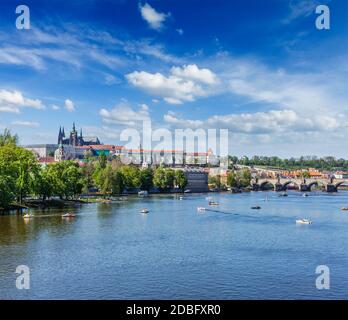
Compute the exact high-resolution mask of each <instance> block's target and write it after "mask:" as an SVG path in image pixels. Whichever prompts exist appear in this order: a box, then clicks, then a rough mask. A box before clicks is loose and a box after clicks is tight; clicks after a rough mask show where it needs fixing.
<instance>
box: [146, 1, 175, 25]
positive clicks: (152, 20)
mask: <svg viewBox="0 0 348 320" xmlns="http://www.w3.org/2000/svg"><path fill="white" fill-rule="evenodd" d="M139 9H140V13H141V16H142V17H143V19H144V20H145V21H146V22H147V23H148V24H149V26H150V28H151V29H154V30H157V31H158V30H161V29H162V28H163V23H164V22H165V20H166V19H167V17H168V16H169V15H170V14H166V13H161V12H157V11H156V10H155V9H154V8H152V7H151V6H150V5H149V4H148V3H145V4H144V5H143V6H142V5H141V4H139Z"/></svg>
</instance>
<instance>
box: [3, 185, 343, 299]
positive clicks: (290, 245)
mask: <svg viewBox="0 0 348 320" xmlns="http://www.w3.org/2000/svg"><path fill="white" fill-rule="evenodd" d="M266 195H267V197H266ZM207 196H210V197H213V198H214V200H215V201H218V202H219V204H220V205H219V206H214V207H210V210H211V211H206V212H197V207H198V206H205V207H207V208H208V206H207V199H206V198H207ZM347 204H348V193H347V192H343V191H340V192H339V193H338V194H333V195H329V194H325V193H311V195H310V197H308V198H304V197H302V196H301V194H300V193H296V192H290V193H289V196H288V197H285V198H284V197H278V196H277V194H275V193H250V194H237V195H231V194H209V195H207V194H199V195H185V196H184V198H183V199H182V200H180V198H179V197H178V196H174V195H161V196H151V197H148V198H138V197H130V198H129V199H128V201H119V202H115V203H100V204H87V205H84V206H82V207H78V208H75V209H73V210H74V212H75V213H76V215H77V216H76V218H75V219H62V217H61V215H62V214H63V213H64V211H62V210H46V211H39V210H36V211H32V212H33V213H34V214H35V217H34V218H33V219H30V220H28V221H27V220H24V219H23V218H22V217H21V216H19V215H11V216H0V298H10V299H27V298H30V299H53V298H58V299H62V298H63V299H64V298H66V299H73V298H74V299H88V298H94V299H102V298H104V299H158V298H162V299H185V298H187V299H190V298H192V299H247V298H250V299H260V298H266V299H305V298H315V299H324V298H327V299H332V298H340V299H342V298H348V277H347V275H346V272H347V270H348V252H347V245H348V232H347V230H348V213H344V212H343V211H341V210H340V208H341V207H342V206H346V205H347ZM255 205H260V206H261V207H262V209H261V210H251V209H250V207H251V206H255ZM142 208H148V209H149V211H150V213H149V214H148V215H146V214H140V213H139V212H140V210H141V209H142ZM302 217H303V218H309V219H311V220H313V222H314V223H313V224H312V225H310V226H305V225H303V226H298V225H296V224H295V220H296V219H298V218H302ZM21 264H25V265H28V266H29V267H30V270H31V289H30V290H17V289H16V288H15V279H16V274H15V269H16V267H17V266H18V265H21ZM321 264H325V265H328V266H329V267H330V271H331V289H330V290H328V291H319V290H317V289H316V287H315V279H316V276H317V275H316V274H315V268H316V267H317V266H318V265H321Z"/></svg>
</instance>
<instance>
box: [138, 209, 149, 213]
mask: <svg viewBox="0 0 348 320" xmlns="http://www.w3.org/2000/svg"><path fill="white" fill-rule="evenodd" d="M140 213H149V210H148V209H146V208H145V209H141V210H140Z"/></svg>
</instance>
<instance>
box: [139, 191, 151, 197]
mask: <svg viewBox="0 0 348 320" xmlns="http://www.w3.org/2000/svg"><path fill="white" fill-rule="evenodd" d="M148 195H149V193H148V192H147V191H146V190H141V191H139V192H138V196H148Z"/></svg>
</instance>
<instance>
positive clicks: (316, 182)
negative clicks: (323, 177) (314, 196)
mask: <svg viewBox="0 0 348 320" xmlns="http://www.w3.org/2000/svg"><path fill="white" fill-rule="evenodd" d="M313 186H316V187H318V186H319V184H318V181H313V182H311V183H310V184H309V185H308V189H309V190H311V189H312V187H313Z"/></svg>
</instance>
